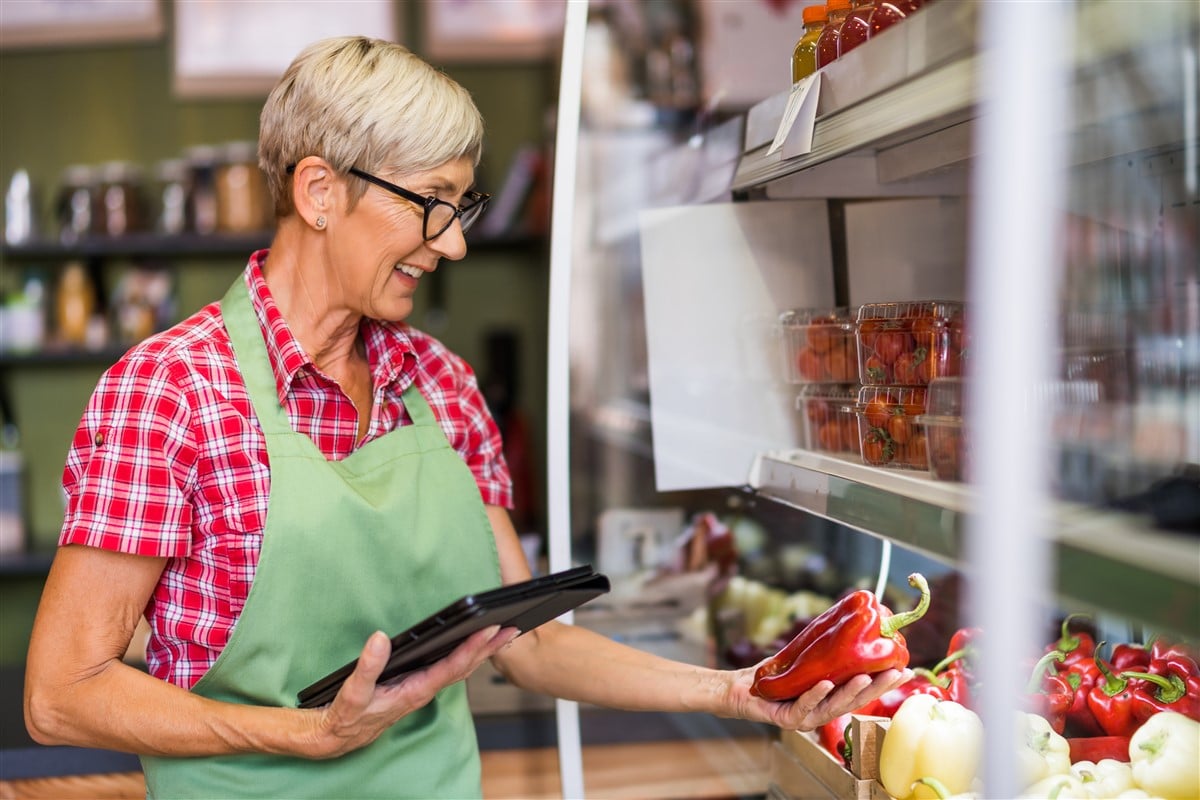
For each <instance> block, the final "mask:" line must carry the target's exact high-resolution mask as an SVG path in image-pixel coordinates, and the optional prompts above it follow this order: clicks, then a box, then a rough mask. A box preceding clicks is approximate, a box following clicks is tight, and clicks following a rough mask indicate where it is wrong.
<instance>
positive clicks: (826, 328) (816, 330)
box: [806, 317, 837, 353]
mask: <svg viewBox="0 0 1200 800" xmlns="http://www.w3.org/2000/svg"><path fill="white" fill-rule="evenodd" d="M835 321H836V320H834V319H833V318H832V317H829V318H826V319H818V320H813V323H812V324H811V325H809V326H808V328H807V331H806V334H807V338H808V346H809V347H811V348H812V349H813V350H816V351H817V352H818V353H824V352H826V351H827V350H829V348H830V347H832V346H833V341H834V337H835V335H836V333H837V328H836V327H835V326H834V322H835Z"/></svg>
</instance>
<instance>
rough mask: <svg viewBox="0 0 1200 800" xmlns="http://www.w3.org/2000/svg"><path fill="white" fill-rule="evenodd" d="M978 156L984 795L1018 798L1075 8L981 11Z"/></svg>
mask: <svg viewBox="0 0 1200 800" xmlns="http://www.w3.org/2000/svg"><path fill="white" fill-rule="evenodd" d="M980 10H981V14H980V20H979V29H980V37H979V40H980V43H981V44H980V75H979V79H978V80H979V86H978V94H979V97H980V109H979V119H978V122H979V125H978V136H979V147H978V149H977V152H978V153H979V158H978V160H977V162H976V165H975V168H976V169H975V173H974V175H973V181H974V186H973V194H974V205H973V208H972V220H971V230H972V236H971V251H970V259H971V260H970V273H969V280H968V288H969V297H970V300H971V309H970V313H971V317H970V319H969V326H970V330H971V332H972V333H973V337H974V338H973V342H972V345H971V349H972V352H973V353H974V359H973V366H972V376H971V377H972V380H971V382H970V383H969V384H968V402H969V407H968V410H967V413H968V424H969V425H970V428H971V431H972V436H973V437H974V438H973V442H972V451H973V452H974V454H975V462H974V469H975V472H974V474H973V476H972V481H973V482H974V483H975V485H976V489H977V494H978V499H979V502H978V505H977V508H976V510H975V514H974V515H973V516H972V517H971V520H970V523H969V525H968V531H967V533H968V536H967V542H966V549H967V555H968V571H969V575H970V584H969V585H970V587H971V588H970V592H971V595H970V601H971V604H972V612H973V614H972V616H973V619H974V621H975V624H978V625H980V626H981V627H982V628H983V629H984V632H985V639H984V642H983V658H982V659H981V664H980V672H981V676H980V677H981V681H982V683H983V686H984V691H983V698H982V716H983V719H984V728H985V730H986V731H987V735H988V741H987V746H986V749H985V756H984V779H985V784H986V789H985V791H984V793H983V796H984V797H1016V796H1017V794H1018V792H1020V791H1021V790H1022V789H1024V788H1025V787H1023V786H1019V785H1017V784H1018V782H1019V781H1018V778H1017V777H1016V774H1017V773H1016V766H1017V762H1016V747H1017V745H1016V738H1015V737H1016V727H1015V726H1016V715H1015V713H1014V709H1015V708H1018V707H1019V704H1018V698H1019V696H1020V694H1021V692H1022V689H1023V686H1022V684H1023V683H1024V682H1025V680H1026V679H1027V678H1028V676H1027V675H1025V676H1022V674H1021V669H1022V668H1021V664H1022V663H1025V662H1024V661H1023V658H1022V656H1026V655H1029V654H1032V653H1035V652H1038V651H1039V650H1040V646H1041V642H1040V641H1039V638H1040V637H1039V636H1038V633H1039V632H1040V630H1041V622H1042V619H1041V618H1040V616H1039V614H1038V605H1037V604H1038V600H1039V599H1040V598H1041V597H1043V596H1044V589H1045V587H1047V586H1049V582H1050V580H1051V575H1052V572H1051V569H1050V559H1051V557H1052V552H1051V550H1050V548H1049V547H1048V546H1047V543H1046V536H1045V534H1046V525H1047V519H1046V517H1047V514H1046V510H1047V501H1048V495H1047V490H1046V486H1047V481H1046V476H1047V475H1048V474H1049V473H1048V466H1049V465H1048V464H1047V463H1046V451H1047V448H1046V446H1045V443H1046V442H1047V441H1049V432H1050V424H1049V422H1050V417H1049V414H1048V410H1049V409H1048V407H1047V406H1048V398H1046V397H1045V396H1044V395H1043V396H1041V397H1039V396H1038V394H1037V393H1035V391H1034V390H1035V389H1036V387H1038V386H1043V385H1045V383H1046V382H1047V381H1048V380H1049V379H1050V377H1051V375H1052V372H1053V369H1054V364H1053V354H1054V353H1055V352H1056V349H1057V348H1056V347H1054V346H1053V343H1056V342H1057V341H1058V331H1057V329H1056V320H1057V313H1056V302H1055V301H1056V296H1057V294H1056V291H1057V288H1058V280H1057V277H1058V275H1059V272H1060V263H1059V261H1060V254H1059V250H1058V248H1057V247H1056V237H1057V235H1058V231H1059V225H1060V221H1061V213H1062V209H1063V207H1064V203H1063V197H1064V189H1065V179H1064V177H1065V165H1066V159H1065V155H1066V153H1065V146H1064V144H1065V138H1064V133H1065V127H1066V122H1067V119H1066V117H1067V114H1068V111H1067V109H1068V108H1069V104H1068V100H1069V98H1068V94H1067V91H1066V88H1067V85H1068V84H1067V81H1068V79H1069V77H1070V76H1069V73H1068V72H1067V70H1066V65H1067V63H1068V56H1069V54H1070V51H1071V46H1072V45H1071V41H1072V36H1071V32H1072V31H1071V26H1070V14H1071V12H1072V11H1073V6H1072V5H1071V3H1070V2H1064V1H1063V0H1053V1H1052V2H1005V3H1000V2H991V3H983V4H982V8H981V9H980Z"/></svg>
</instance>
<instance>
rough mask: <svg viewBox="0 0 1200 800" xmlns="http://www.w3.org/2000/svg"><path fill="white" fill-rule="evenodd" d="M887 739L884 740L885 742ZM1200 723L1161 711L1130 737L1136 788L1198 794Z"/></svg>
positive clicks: (1191, 798)
mask: <svg viewBox="0 0 1200 800" xmlns="http://www.w3.org/2000/svg"><path fill="white" fill-rule="evenodd" d="M886 742H887V739H886V738H885V739H884V743H886ZM1197 754H1200V722H1196V721H1195V720H1193V719H1189V718H1188V717H1185V716H1184V715H1183V714H1180V713H1178V712H1176V711H1160V712H1158V713H1157V714H1155V715H1154V716H1152V717H1150V719H1148V720H1146V721H1145V722H1143V723H1142V726H1141V727H1140V728H1138V729H1137V730H1136V731H1134V732H1133V737H1132V738H1131V739H1130V740H1129V765H1130V767H1131V768H1132V769H1133V782H1134V783H1136V784H1137V786H1138V788H1139V789H1144V790H1145V791H1147V792H1149V793H1150V794H1152V795H1155V796H1157V797H1163V798H1166V800H1195V798H1197V797H1200V763H1197Z"/></svg>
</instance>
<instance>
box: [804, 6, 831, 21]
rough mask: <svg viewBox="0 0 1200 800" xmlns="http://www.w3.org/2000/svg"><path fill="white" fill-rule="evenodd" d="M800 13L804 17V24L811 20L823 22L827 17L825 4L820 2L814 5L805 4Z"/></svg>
mask: <svg viewBox="0 0 1200 800" xmlns="http://www.w3.org/2000/svg"><path fill="white" fill-rule="evenodd" d="M801 14H802V15H803V17H804V24H805V25H808V24H810V23H813V22H824V21H825V20H826V19H828V17H829V15H828V14H827V13H826V11H825V6H824V5H822V4H820V3H818V4H817V5H815V6H805V7H804V11H802V12H801Z"/></svg>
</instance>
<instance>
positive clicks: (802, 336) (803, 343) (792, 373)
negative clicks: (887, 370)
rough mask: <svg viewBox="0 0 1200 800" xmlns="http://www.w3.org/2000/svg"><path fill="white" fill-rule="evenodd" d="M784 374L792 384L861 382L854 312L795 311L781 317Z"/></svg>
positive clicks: (834, 310) (843, 310)
mask: <svg viewBox="0 0 1200 800" xmlns="http://www.w3.org/2000/svg"><path fill="white" fill-rule="evenodd" d="M779 325H780V328H781V331H782V334H783V353H784V375H785V376H786V378H787V380H788V381H790V382H791V383H858V355H857V349H856V348H857V344H856V342H855V338H854V325H855V322H854V312H853V311H852V310H851V309H849V308H846V307H839V308H823V309H794V310H792V311H785V312H783V314H781V315H780V317H779Z"/></svg>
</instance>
